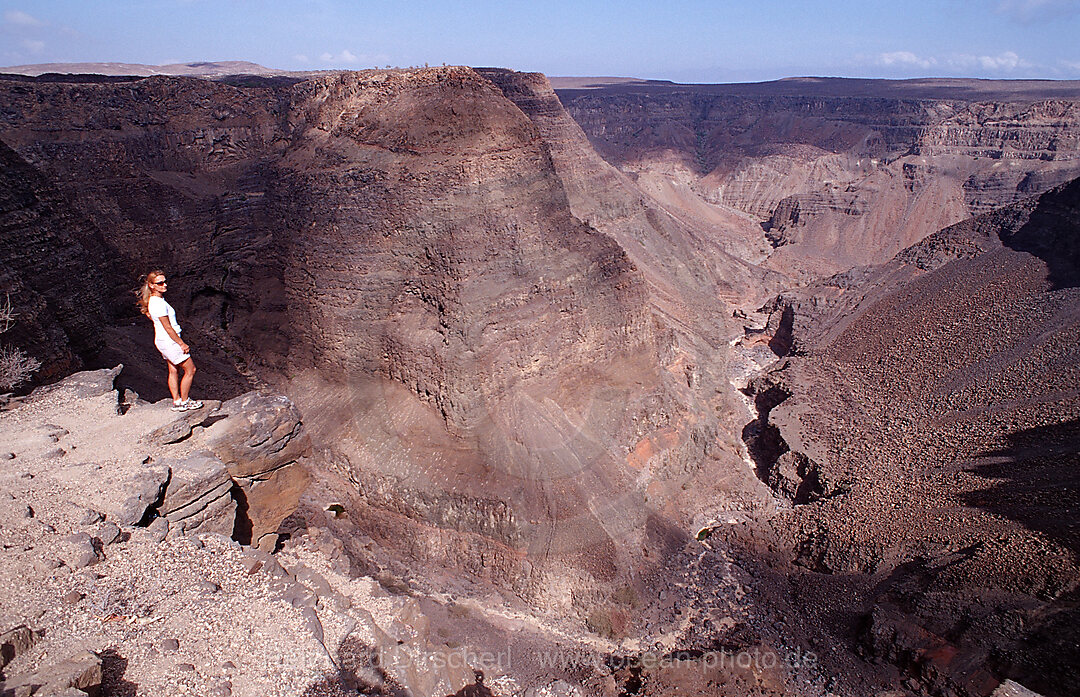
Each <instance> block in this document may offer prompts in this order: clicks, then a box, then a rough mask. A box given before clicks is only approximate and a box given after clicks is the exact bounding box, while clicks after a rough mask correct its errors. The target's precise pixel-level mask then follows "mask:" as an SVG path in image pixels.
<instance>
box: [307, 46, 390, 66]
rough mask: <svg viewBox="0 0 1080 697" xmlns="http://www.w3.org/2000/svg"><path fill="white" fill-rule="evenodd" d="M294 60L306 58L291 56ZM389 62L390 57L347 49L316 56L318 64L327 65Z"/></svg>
mask: <svg viewBox="0 0 1080 697" xmlns="http://www.w3.org/2000/svg"><path fill="white" fill-rule="evenodd" d="M293 58H295V59H296V60H298V61H299V60H300V59H301V58H304V59H305V60H306V59H307V56H293ZM389 61H390V57H389V56H387V55H386V54H384V53H374V54H368V53H361V54H356V53H353V52H352V51H350V50H349V49H342V50H341V51H339V52H338V53H330V52H329V51H326V52H324V53H322V54H320V55H319V56H318V61H317V62H319V63H323V64H329V65H383V64H385V63H388V62H389Z"/></svg>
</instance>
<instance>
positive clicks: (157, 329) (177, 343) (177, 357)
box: [139, 271, 203, 411]
mask: <svg viewBox="0 0 1080 697" xmlns="http://www.w3.org/2000/svg"><path fill="white" fill-rule="evenodd" d="M166 287H167V284H166V282H165V274H164V273H163V272H161V271H151V272H150V273H148V274H146V276H145V277H144V278H143V284H142V288H141V289H139V309H140V310H141V311H142V313H143V314H144V315H146V316H147V317H149V318H150V319H151V320H152V321H153V322H154V346H156V347H157V350H158V351H160V352H161V355H162V356H163V357H164V358H165V362H166V363H167V364H168V366H169V378H168V380H169V392H170V393H171V394H172V400H173V406H172V410H173V411H189V410H191V409H201V408H202V405H203V403H202V402H196V401H192V400H191V399H189V398H188V393H189V392H190V390H191V381H192V380H193V379H194V378H195V361H193V360H191V356H190V355H189V353H188V352H189V351H190V348H189V347H188V345H187V344H185V343H184V340H183V339H181V338H180V325H179V324H178V323H177V321H176V310H174V309H173V308H172V305H170V304H169V303H167V302H166V301H165V297H164V296H165V290H166ZM177 367H180V368H183V369H184V377H180V375H179V371H178V370H177Z"/></svg>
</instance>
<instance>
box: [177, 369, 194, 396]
mask: <svg viewBox="0 0 1080 697" xmlns="http://www.w3.org/2000/svg"><path fill="white" fill-rule="evenodd" d="M180 367H181V368H183V369H184V377H182V378H180V401H181V402H186V401H187V400H188V394H189V393H190V392H191V381H192V380H194V379H195V361H193V360H191V359H190V358H189V359H187V360H186V361H184V362H183V363H181V364H180Z"/></svg>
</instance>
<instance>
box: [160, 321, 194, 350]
mask: <svg viewBox="0 0 1080 697" xmlns="http://www.w3.org/2000/svg"><path fill="white" fill-rule="evenodd" d="M160 321H161V328H162V329H164V330H165V333H166V334H168V335H169V337H170V338H171V339H172V340H173V341H175V342H176V343H178V344H180V350H181V351H183V352H184V353H190V352H191V347H190V346H188V345H187V344H185V343H184V340H183V339H181V338H180V335H179V334H177V333H176V330H175V329H173V327H172V323H171V322H169V318H168V317H162V318H161V320H160Z"/></svg>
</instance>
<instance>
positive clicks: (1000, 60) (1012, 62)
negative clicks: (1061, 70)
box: [945, 51, 1036, 73]
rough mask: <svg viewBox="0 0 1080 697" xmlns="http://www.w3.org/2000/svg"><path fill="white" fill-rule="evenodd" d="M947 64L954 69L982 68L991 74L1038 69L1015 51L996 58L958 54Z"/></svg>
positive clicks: (950, 58)
mask: <svg viewBox="0 0 1080 697" xmlns="http://www.w3.org/2000/svg"><path fill="white" fill-rule="evenodd" d="M945 63H946V64H947V65H948V66H949V67H952V68H957V69H968V70H970V69H971V68H982V69H983V70H987V71H990V72H996V73H1010V72H1014V71H1016V70H1026V69H1028V68H1034V67H1036V66H1035V64H1034V63H1032V62H1030V61H1026V60H1024V59H1023V58H1021V57H1020V56H1018V55H1017V54H1016V53H1015V52H1013V51H1005V52H1003V53H999V54H998V55H996V56H976V55H972V54H969V53H958V54H955V55H952V56H949V57H948V58H947V59H946V61H945Z"/></svg>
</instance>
